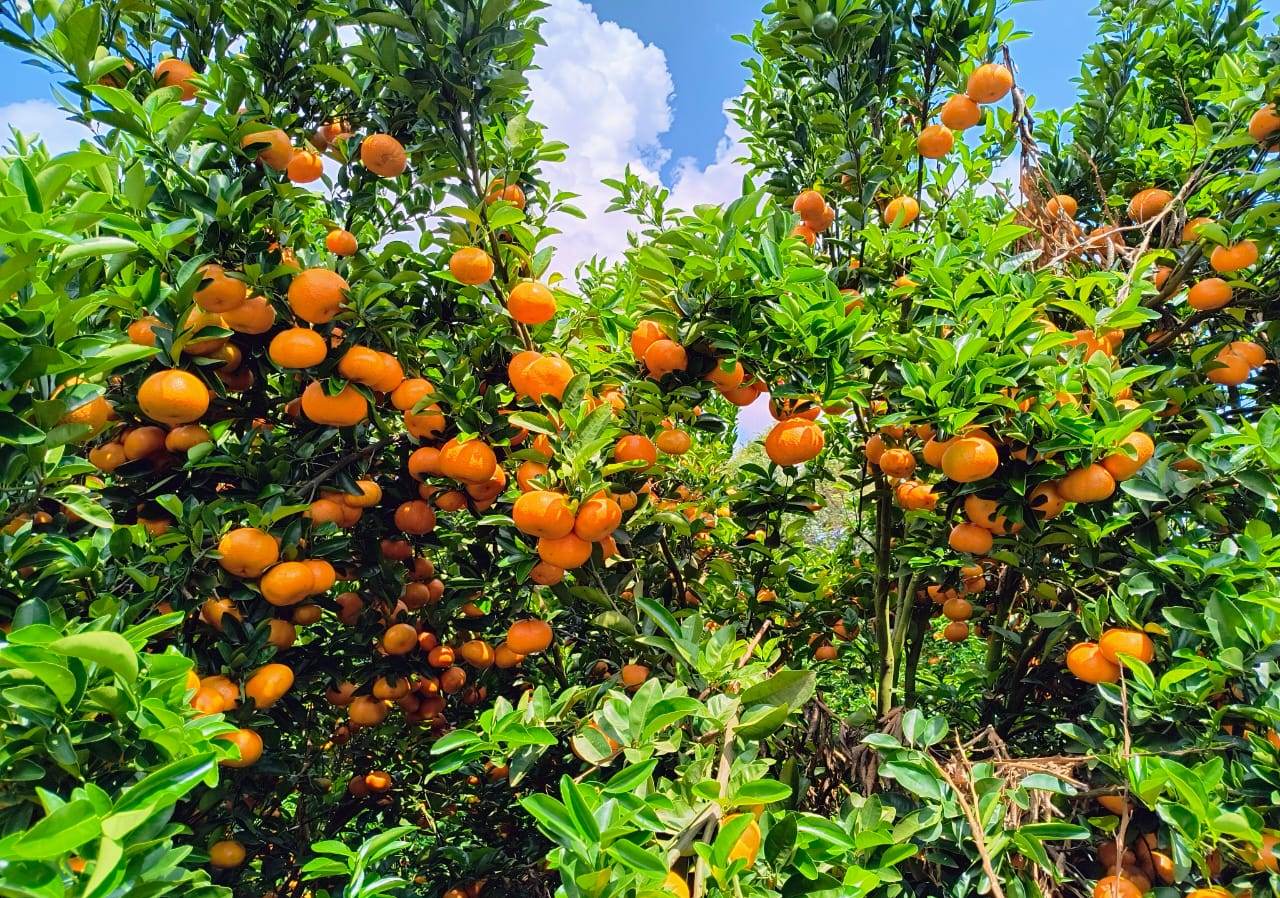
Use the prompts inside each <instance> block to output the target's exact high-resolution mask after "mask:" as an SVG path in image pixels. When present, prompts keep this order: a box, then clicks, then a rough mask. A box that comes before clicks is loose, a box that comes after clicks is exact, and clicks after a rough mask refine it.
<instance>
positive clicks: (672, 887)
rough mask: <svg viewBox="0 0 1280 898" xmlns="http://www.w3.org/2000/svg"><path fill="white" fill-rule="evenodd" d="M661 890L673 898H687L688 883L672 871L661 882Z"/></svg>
mask: <svg viewBox="0 0 1280 898" xmlns="http://www.w3.org/2000/svg"><path fill="white" fill-rule="evenodd" d="M662 888H663V891H667V892H670V893H671V894H672V895H674V896H675V898H689V883H688V882H686V881H685V878H684V877H683V876H681V875H680V874H679V873H677V872H676V871H674V870H671V871H670V872H668V873H667V878H666V879H664V880H663V881H662Z"/></svg>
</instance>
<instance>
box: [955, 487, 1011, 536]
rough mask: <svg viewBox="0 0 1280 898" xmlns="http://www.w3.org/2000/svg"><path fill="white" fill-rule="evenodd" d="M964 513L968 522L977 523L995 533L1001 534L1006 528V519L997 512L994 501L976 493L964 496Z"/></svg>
mask: <svg viewBox="0 0 1280 898" xmlns="http://www.w3.org/2000/svg"><path fill="white" fill-rule="evenodd" d="M964 515H965V517H967V518H968V519H969V523H971V524H977V525H978V526H979V527H982V528H984V529H986V530H990V531H991V532H992V533H995V534H997V535H1003V534H1004V533H1005V530H1006V529H1007V525H1008V519H1007V518H1005V516H1004V515H1002V514H999V513H997V506H996V503H995V501H994V500H991V499H983V498H982V497H981V496H979V495H977V494H976V493H971V494H969V495H968V496H965V497H964Z"/></svg>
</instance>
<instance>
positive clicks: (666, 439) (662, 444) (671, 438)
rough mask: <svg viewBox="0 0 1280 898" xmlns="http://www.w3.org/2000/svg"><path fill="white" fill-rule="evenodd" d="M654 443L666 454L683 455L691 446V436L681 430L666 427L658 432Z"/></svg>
mask: <svg viewBox="0 0 1280 898" xmlns="http://www.w3.org/2000/svg"><path fill="white" fill-rule="evenodd" d="M654 444H655V445H657V447H658V451H659V452H662V453H665V454H666V455H684V454H685V453H686V452H688V451H689V450H690V449H691V448H692V447H693V438H692V437H691V436H689V434H688V433H687V432H685V431H683V430H676V429H675V428H668V429H666V430H664V431H662V433H660V434H658V436H657V438H656V439H655V440H654Z"/></svg>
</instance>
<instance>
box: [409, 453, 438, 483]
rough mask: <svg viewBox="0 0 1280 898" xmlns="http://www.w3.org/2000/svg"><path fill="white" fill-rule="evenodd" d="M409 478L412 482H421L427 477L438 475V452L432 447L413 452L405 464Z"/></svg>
mask: <svg viewBox="0 0 1280 898" xmlns="http://www.w3.org/2000/svg"><path fill="white" fill-rule="evenodd" d="M407 467H408V468H409V476H410V477H412V478H413V479H414V480H422V478H424V477H427V476H435V475H438V474H439V473H440V450H439V449H436V448H434V447H432V446H423V447H421V448H419V449H415V450H413V452H412V454H410V456H409V460H408V462H407Z"/></svg>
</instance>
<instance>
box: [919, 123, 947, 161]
mask: <svg viewBox="0 0 1280 898" xmlns="http://www.w3.org/2000/svg"><path fill="white" fill-rule="evenodd" d="M955 142H956V138H955V135H953V134H952V133H951V129H950V128H948V127H947V126H946V125H929V126H928V127H926V128H925V129H924V130H923V131H921V132H920V136H919V137H917V138H916V151H917V152H918V153H919V154H920V155H921V156H923V157H924V158H926V159H941V158H942V157H943V156H945V155H947V153H950V152H951V148H952V147H953V146H955Z"/></svg>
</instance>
